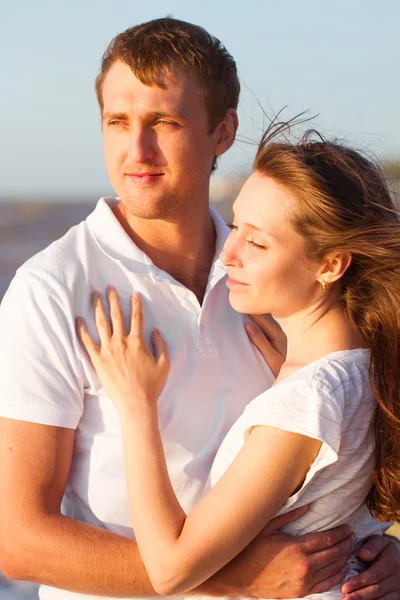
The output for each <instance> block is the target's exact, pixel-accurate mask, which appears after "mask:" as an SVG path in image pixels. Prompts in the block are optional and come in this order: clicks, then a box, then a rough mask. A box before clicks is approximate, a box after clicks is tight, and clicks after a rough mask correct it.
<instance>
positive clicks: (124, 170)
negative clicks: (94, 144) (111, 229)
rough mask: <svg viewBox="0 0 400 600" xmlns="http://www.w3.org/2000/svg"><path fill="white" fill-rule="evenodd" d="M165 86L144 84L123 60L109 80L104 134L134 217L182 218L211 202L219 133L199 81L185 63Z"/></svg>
mask: <svg viewBox="0 0 400 600" xmlns="http://www.w3.org/2000/svg"><path fill="white" fill-rule="evenodd" d="M160 78H161V81H162V82H163V84H164V85H165V87H163V88H159V87H156V86H147V85H144V84H143V83H141V82H140V81H139V79H137V77H135V75H134V74H133V72H132V71H131V69H130V67H129V66H128V65H126V64H125V63H123V62H121V61H116V62H115V63H114V64H113V65H112V67H111V68H110V70H109V72H108V73H107V75H106V77H105V80H104V84H103V106H104V108H103V134H104V149H105V158H106V165H107V170H108V174H109V177H110V180H111V183H112V185H113V187H114V189H115V191H116V193H117V195H118V196H119V198H120V200H121V202H122V203H123V204H124V206H125V209H126V212H127V213H128V215H132V216H135V217H139V218H145V219H168V218H172V219H173V218H175V217H179V216H180V215H182V214H184V213H185V212H186V210H185V209H186V207H188V205H189V204H190V203H191V204H193V203H196V202H197V203H206V202H207V201H208V186H209V178H210V173H211V165H212V160H213V157H214V153H215V152H214V151H215V147H216V140H217V135H218V132H217V131H216V132H213V133H211V134H210V133H209V131H208V114H207V111H206V108H205V104H204V100H203V97H202V94H201V91H200V88H199V85H198V83H197V81H196V80H195V79H193V78H191V77H190V76H189V75H188V74H186V73H185V72H184V71H183V70H182V69H180V68H179V67H175V68H174V70H173V74H172V78H171V79H167V78H166V77H164V76H162V75H160Z"/></svg>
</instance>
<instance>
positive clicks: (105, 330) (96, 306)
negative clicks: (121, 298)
mask: <svg viewBox="0 0 400 600" xmlns="http://www.w3.org/2000/svg"><path fill="white" fill-rule="evenodd" d="M92 303H93V311H94V320H95V323H96V327H97V332H98V334H99V337H100V342H101V344H104V343H106V342H108V341H109V339H110V337H111V327H110V321H109V320H108V317H107V315H106V311H105V309H104V303H103V298H102V297H101V294H100V292H93V294H92Z"/></svg>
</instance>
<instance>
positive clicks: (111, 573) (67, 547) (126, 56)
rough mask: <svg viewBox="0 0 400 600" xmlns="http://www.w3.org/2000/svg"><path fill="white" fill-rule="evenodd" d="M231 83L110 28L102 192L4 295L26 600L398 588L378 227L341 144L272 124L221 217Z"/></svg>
mask: <svg viewBox="0 0 400 600" xmlns="http://www.w3.org/2000/svg"><path fill="white" fill-rule="evenodd" d="M239 90H240V86H239V82H238V78H237V73H236V66H235V63H234V61H233V59H232V57H231V56H230V55H229V54H228V52H227V51H226V49H225V48H224V47H223V46H222V45H221V44H220V42H219V41H218V40H216V39H215V38H213V37H212V36H210V35H209V34H208V33H207V32H205V31H204V30H203V29H201V28H199V27H197V26H195V25H191V24H188V23H184V22H181V21H178V20H175V19H172V18H165V19H159V20H156V21H151V22H149V23H144V24H143V25H139V26H136V27H133V28H131V29H128V30H127V31H125V32H124V33H122V34H120V35H118V36H117V37H116V38H115V39H114V40H113V41H112V42H111V44H110V46H109V47H108V49H107V51H106V53H105V55H104V56H103V62H102V69H101V72H100V75H99V76H98V78H97V81H96V91H97V96H98V100H99V104H100V109H101V115H102V128H103V135H104V149H105V157H106V164H107V169H108V173H109V176H110V180H111V182H112V185H113V187H114V189H115V190H116V192H117V196H118V200H116V199H112V198H103V199H101V200H100V201H99V203H98V205H97V206H96V209H95V210H94V212H93V213H92V214H91V215H90V216H89V217H88V219H87V220H86V221H85V222H83V223H81V224H80V225H78V226H77V227H74V228H72V229H71V230H70V231H69V232H68V233H67V234H66V235H65V236H64V237H63V238H62V239H61V240H59V241H57V242H55V243H54V244H52V245H51V246H50V247H49V248H47V249H46V250H44V251H43V252H41V253H40V254H38V255H37V256H35V257H33V258H32V259H30V260H29V261H28V262H27V263H26V264H25V265H24V266H23V267H21V269H19V271H18V273H17V275H16V277H15V279H14V280H13V282H12V284H11V286H10V289H9V290H8V292H7V294H6V296H5V298H4V300H3V303H2V307H1V311H0V327H1V331H2V341H3V343H2V347H1V360H0V373H1V380H2V383H3V394H2V398H1V401H0V415H1V417H2V418H1V436H0V440H1V441H0V443H1V445H2V446H1V447H2V450H1V452H0V465H1V470H0V473H1V492H0V527H1V530H0V537H1V556H0V560H1V563H0V567H1V568H2V569H3V571H4V572H5V573H6V575H8V576H10V577H13V578H19V579H28V580H31V581H36V582H39V583H41V584H42V586H41V589H40V598H41V599H42V600H67V599H72V598H75V599H77V598H79V599H82V600H83V599H84V598H86V597H88V596H89V597H91V598H100V597H108V598H117V597H129V598H133V597H145V596H152V595H156V594H162V595H168V596H172V595H175V594H180V595H181V594H188V595H203V596H233V597H241V596H253V597H264V598H288V597H296V596H302V597H304V596H313V595H314V594H316V595H317V597H320V598H322V597H327V598H341V597H342V596H343V595H344V594H351V593H352V592H353V595H352V596H350V597H353V598H362V599H363V600H374V599H377V598H387V599H388V600H389V599H390V600H392V599H394V598H398V597H399V594H400V574H399V561H400V550H399V548H398V546H397V545H396V543H395V542H394V541H391V540H390V538H387V537H386V536H384V535H382V533H383V532H384V531H385V529H386V528H387V527H388V524H387V522H388V521H391V520H398V519H399V517H400V501H399V481H400V466H399V465H400V462H399V458H400V449H399V443H398V441H397V440H398V435H397V430H398V425H399V418H400V408H399V400H400V387H399V384H400V381H399V378H400V370H399V361H400V353H399V351H400V345H399V322H400V300H399V299H400V278H399V271H400V241H399V240H400V236H399V229H400V226H399V220H398V216H397V213H396V212H395V210H394V207H393V205H392V202H391V199H390V196H389V193H388V191H387V188H386V185H385V182H384V180H383V177H382V175H381V173H380V172H379V169H378V168H377V167H375V166H374V165H373V164H371V163H370V162H369V161H368V160H366V159H365V158H364V157H362V156H361V155H360V154H359V153H357V152H355V151H354V150H352V149H350V148H347V147H344V146H341V145H338V144H335V143H332V142H329V141H326V140H324V139H323V138H318V139H315V137H313V136H312V135H309V136H306V137H304V139H303V140H301V141H300V142H298V143H293V144H292V143H290V142H287V141H286V140H285V139H282V138H281V137H279V131H280V129H279V127H278V128H276V129H275V130H274V128H273V127H272V128H270V130H269V131H267V132H266V133H265V135H264V136H263V139H262V141H261V143H260V146H259V149H258V152H257V155H256V159H255V164H254V172H253V174H252V175H251V176H250V178H249V179H248V181H247V182H246V183H245V185H244V186H243V189H242V191H241V192H240V194H239V196H238V198H237V199H236V201H235V203H234V205H233V223H232V228H231V230H230V231H229V230H228V228H227V226H226V225H225V223H224V222H223V221H222V219H221V218H220V217H219V216H218V214H217V213H216V212H215V211H213V210H211V211H210V208H209V205H208V200H209V197H208V194H209V179H210V175H211V172H212V171H213V170H214V169H215V168H216V161H217V158H218V157H219V156H221V155H222V154H223V153H224V152H226V151H227V150H228V149H229V148H230V146H231V145H232V144H233V142H234V139H235V134H236V130H237V125H238V121H237V114H236V108H237V104H238V97H239ZM266 313H267V314H271V315H272V316H273V319H272V318H270V317H265V316H264V317H263V316H261V315H264V314H266ZM250 314H251V315H253V317H254V320H252V319H251V318H250V317H249V316H248V315H250ZM61 505H62V506H61ZM372 515H374V516H372ZM133 531H134V534H133ZM87 595H88V596H87Z"/></svg>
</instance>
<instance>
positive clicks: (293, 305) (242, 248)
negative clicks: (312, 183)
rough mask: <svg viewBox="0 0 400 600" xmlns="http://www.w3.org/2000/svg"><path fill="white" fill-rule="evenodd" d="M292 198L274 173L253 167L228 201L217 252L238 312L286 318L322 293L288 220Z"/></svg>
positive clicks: (300, 243) (315, 268) (315, 274)
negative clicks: (226, 230)
mask: <svg viewBox="0 0 400 600" xmlns="http://www.w3.org/2000/svg"><path fill="white" fill-rule="evenodd" d="M296 204H297V200H296V197H295V196H294V195H293V194H292V192H291V191H290V190H289V189H288V188H286V187H285V186H284V185H282V184H280V183H278V182H276V181H275V180H274V179H273V178H271V177H267V176H264V175H260V174H259V173H257V172H255V173H253V175H251V176H250V178H249V179H248V180H247V181H246V183H245V184H244V186H243V188H242V190H241V192H240V194H239V196H238V198H237V200H236V202H235V203H234V205H233V213H234V219H233V230H232V233H231V234H230V236H229V237H228V239H227V241H226V243H225V246H224V249H223V251H222V253H221V260H222V262H223V263H224V264H225V265H226V266H227V267H228V275H229V279H228V281H227V285H228V287H229V289H230V294H229V300H230V303H231V305H232V306H233V308H234V309H235V310H237V311H239V312H243V313H251V314H260V313H272V314H273V315H274V316H275V317H276V318H278V319H279V318H286V317H288V316H290V315H293V314H295V313H298V312H300V311H302V310H304V309H306V308H308V307H310V306H312V304H313V303H314V302H315V301H316V300H317V299H318V298H320V296H321V287H320V284H319V283H318V281H317V277H318V266H316V265H315V264H313V263H311V262H310V261H309V260H308V259H307V258H306V256H305V249H304V246H305V245H304V239H303V238H302V237H301V236H300V235H299V234H298V233H296V231H295V230H294V228H293V226H292V224H291V214H292V212H293V211H294V209H295V208H296Z"/></svg>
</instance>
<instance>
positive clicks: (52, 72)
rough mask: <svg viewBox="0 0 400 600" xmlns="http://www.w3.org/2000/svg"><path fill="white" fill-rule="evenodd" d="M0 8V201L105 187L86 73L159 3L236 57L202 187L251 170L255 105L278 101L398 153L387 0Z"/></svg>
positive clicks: (392, 4) (394, 16) (326, 129)
mask: <svg viewBox="0 0 400 600" xmlns="http://www.w3.org/2000/svg"><path fill="white" fill-rule="evenodd" d="M1 14H2V19H1V22H0V39H1V42H0V43H1V44H2V52H0V68H1V72H2V78H1V79H0V86H1V87H0V90H1V95H0V109H1V110H0V127H1V131H2V139H3V144H2V146H1V149H0V202H2V203H4V202H26V201H32V202H41V201H45V202H50V201H51V202H57V201H64V202H69V203H80V202H87V201H93V202H95V201H96V199H97V198H98V197H100V196H107V195H114V193H113V190H112V188H111V185H110V183H109V181H108V178H107V173H106V170H105V166H104V160H103V155H102V138H101V131H100V118H99V109H98V106H97V101H96V97H95V93H94V79H95V77H96V75H97V72H98V69H99V66H100V59H101V55H102V53H103V51H104V50H105V48H106V46H107V44H108V43H109V41H110V40H111V39H112V38H113V37H114V36H115V35H116V34H117V33H119V32H121V31H123V30H124V29H126V28H127V27H129V26H132V25H135V24H138V23H140V22H143V21H147V20H150V19H153V18H158V17H161V16H165V15H166V14H170V15H172V16H173V17H176V18H178V19H183V20H187V21H191V22H193V23H196V24H199V25H201V26H203V27H205V28H206V29H207V30H208V31H209V32H210V33H211V34H213V35H215V36H216V37H218V38H219V39H220V40H221V41H222V43H224V45H226V47H227V49H228V51H229V52H231V54H232V55H233V57H234V58H235V59H236V62H237V65H238V71H239V77H240V80H241V84H242V95H241V100H240V105H239V119H240V128H239V136H238V141H237V142H236V143H235V145H234V147H233V148H232V149H231V150H230V151H229V152H228V153H227V154H226V155H225V156H224V157H222V159H221V161H220V166H219V168H218V171H217V172H216V174H215V175H214V176H213V178H212V182H213V183H212V185H213V187H215V188H217V189H218V188H219V187H220V186H221V185H222V187H223V186H224V185H225V184H224V181H225V180H226V179H230V178H233V179H235V178H236V177H239V178H242V177H243V176H245V175H246V174H248V173H249V172H250V170H251V164H252V160H253V156H254V152H255V148H256V143H257V141H258V140H259V138H260V136H261V133H262V131H263V129H264V128H265V125H266V123H267V119H266V117H265V115H264V114H263V110H264V111H265V113H266V114H268V116H273V115H274V114H276V113H277V112H278V111H279V110H280V109H281V108H282V107H285V106H286V107H287V108H286V109H285V110H284V112H283V114H282V118H284V119H289V118H291V117H293V116H294V115H295V114H298V113H300V112H302V111H304V110H306V111H309V112H308V113H307V114H309V115H313V114H317V115H318V116H317V117H316V118H315V120H313V121H312V122H310V123H308V124H307V127H315V128H317V129H320V130H321V132H322V133H323V134H325V135H327V136H328V137H338V138H340V139H342V138H343V139H345V140H346V141H347V142H348V143H349V144H350V145H353V146H355V147H356V148H359V149H362V150H365V151H366V152H367V153H368V154H371V155H373V156H377V157H378V159H379V160H382V161H392V162H394V163H396V162H399V163H400V119H399V118H398V115H397V113H398V98H399V97H400V81H399V78H398V77H397V76H396V72H397V71H398V63H399V58H400V49H399V44H398V41H397V39H398V23H399V22H400V3H398V2H397V0H382V2H380V3H379V5H377V4H376V3H375V2H373V1H372V0H325V1H324V2H323V3H321V2H320V1H319V0H307V2H305V3H298V2H297V1H296V0H287V1H286V2H285V3H278V2H275V1H274V0H253V1H252V2H251V3H246V4H244V3H242V4H238V5H235V7H234V9H232V6H231V3H230V2H228V0H220V2H219V3H218V4H215V3H212V2H211V0H203V2H202V3H200V4H194V3H193V4H189V3H187V2H183V0H169V1H168V2H165V0H153V2H152V3H151V5H147V6H146V5H142V4H138V3H135V2H132V0H114V2H113V5H112V8H111V7H110V5H109V3H108V2H106V1H105V0H97V1H96V2H94V1H93V0H87V2H85V3H82V2H78V0H70V1H69V2H68V3H66V2H63V1H62V0H54V1H53V2H48V1H46V0H37V2H35V3H31V2H29V1H28V0H16V1H15V2H11V1H10V0H6V1H5V2H4V3H3V5H2V11H1ZM261 107H262V109H261ZM247 141H249V142H250V143H247Z"/></svg>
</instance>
